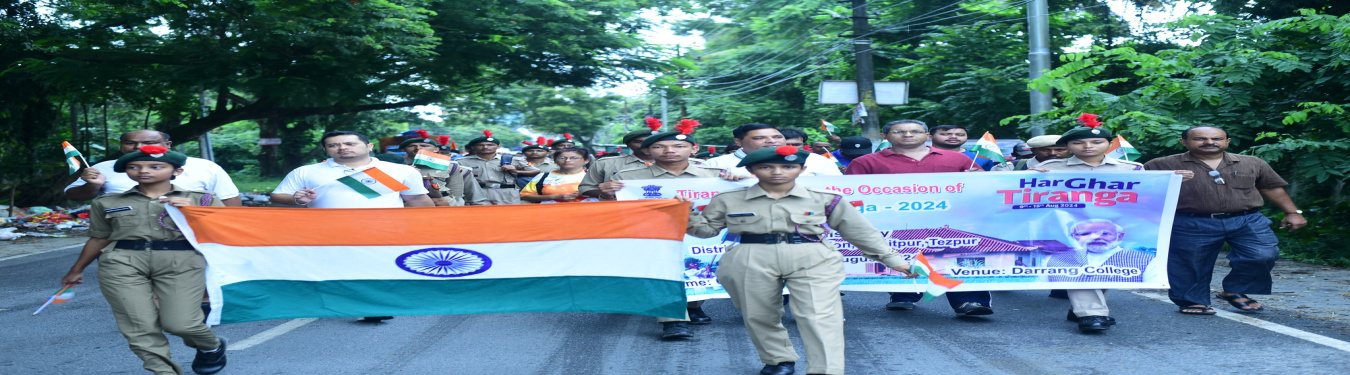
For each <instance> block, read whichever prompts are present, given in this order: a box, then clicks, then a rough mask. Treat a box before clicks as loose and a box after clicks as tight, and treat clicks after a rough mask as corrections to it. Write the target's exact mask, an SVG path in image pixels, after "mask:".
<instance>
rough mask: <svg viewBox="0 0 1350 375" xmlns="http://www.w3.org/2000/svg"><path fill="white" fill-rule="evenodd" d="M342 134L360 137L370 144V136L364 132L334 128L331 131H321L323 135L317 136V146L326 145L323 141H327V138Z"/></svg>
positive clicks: (363, 141) (362, 140)
mask: <svg viewBox="0 0 1350 375" xmlns="http://www.w3.org/2000/svg"><path fill="white" fill-rule="evenodd" d="M344 135H354V136H356V138H360V139H361V142H362V143H365V144H370V138H367V137H366V135H365V134H361V133H357V132H349V131H346V130H334V131H331V132H327V133H323V136H322V137H319V147H326V146H325V145H324V143H323V142H324V141H327V140H328V138H333V137H340V136H344Z"/></svg>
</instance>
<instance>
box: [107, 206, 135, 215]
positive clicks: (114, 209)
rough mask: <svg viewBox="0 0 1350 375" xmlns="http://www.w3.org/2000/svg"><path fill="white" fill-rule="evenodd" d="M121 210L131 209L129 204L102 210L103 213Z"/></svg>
mask: <svg viewBox="0 0 1350 375" xmlns="http://www.w3.org/2000/svg"><path fill="white" fill-rule="evenodd" d="M122 211H131V206H126V207H118V208H109V209H106V210H103V213H105V214H110V213H114V212H122Z"/></svg>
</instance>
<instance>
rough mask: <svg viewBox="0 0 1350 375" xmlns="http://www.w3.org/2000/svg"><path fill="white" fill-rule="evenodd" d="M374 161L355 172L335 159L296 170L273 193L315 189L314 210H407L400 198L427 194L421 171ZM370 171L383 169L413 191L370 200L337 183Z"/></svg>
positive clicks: (310, 203) (372, 159)
mask: <svg viewBox="0 0 1350 375" xmlns="http://www.w3.org/2000/svg"><path fill="white" fill-rule="evenodd" d="M370 161H371V162H370V164H366V165H365V166H361V167H357V168H355V169H352V168H347V166H345V165H342V164H338V163H336V162H333V159H328V160H324V161H323V162H322V163H319V164H310V165H306V166H303V167H300V168H296V169H295V170H293V171H291V173H287V174H286V178H285V179H283V180H281V184H280V185H277V188H276V190H273V191H272V194H295V192H297V191H300V190H302V189H311V190H314V192H315V193H317V194H318V196H317V197H315V198H314V200H313V201H310V202H309V207H312V208H399V207H403V198H402V197H400V195H419V194H426V193H427V188H426V186H423V185H422V174H421V173H419V172H417V169H414V168H413V167H410V166H407V165H403V164H394V163H390V162H387V161H382V160H376V159H375V158H370ZM370 168H379V169H380V171H381V172H384V173H385V174H387V175H389V177H393V178H394V179H395V180H398V182H400V183H402V184H404V185H407V186H408V188H409V189H408V190H404V191H401V192H399V193H398V194H385V195H381V196H379V197H376V198H366V197H365V196H364V195H361V193H359V192H357V191H356V190H352V188H350V187H347V185H343V184H342V183H341V182H338V181H337V180H338V179H339V178H343V177H347V176H351V175H354V174H356V173H357V172H361V171H364V170H366V169H370Z"/></svg>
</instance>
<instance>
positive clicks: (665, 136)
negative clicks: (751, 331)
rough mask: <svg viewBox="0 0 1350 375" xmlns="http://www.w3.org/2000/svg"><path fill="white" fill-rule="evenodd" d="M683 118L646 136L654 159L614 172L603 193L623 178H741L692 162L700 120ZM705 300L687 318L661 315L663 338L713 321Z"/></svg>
mask: <svg viewBox="0 0 1350 375" xmlns="http://www.w3.org/2000/svg"><path fill="white" fill-rule="evenodd" d="M685 121H689V122H685ZM681 122H682V125H681V126H677V127H676V129H677V131H673V132H664V133H657V134H653V135H651V136H649V137H647V138H646V139H645V140H643V141H642V144H640V145H638V146H639V148H641V149H643V150H645V152H646V153H647V154H648V155H651V156H652V161H653V163H652V164H651V165H648V166H642V167H635V168H630V169H626V170H622V171H619V172H617V173H614V176H613V180H611V181H609V182H605V183H603V184H600V189H601V191H602V192H603V194H604V195H605V196H610V197H612V196H614V193H616V192H618V191H619V189H622V188H623V186H624V184H623V180H640V179H653V178H703V177H723V178H727V179H728V180H732V181H735V180H739V179H741V178H740V177H739V176H727V175H726V174H724V173H722V170H721V169H718V168H712V167H708V166H701V165H697V164H693V163H691V162H690V161H689V159H690V158H691V157H693V156H694V152H695V151H697V150H698V142H697V141H695V140H694V137H693V136H692V135H690V133H692V132H693V131H694V128H695V127H697V126H698V122H696V121H692V120H684V121H681ZM634 151H637V149H634ZM703 302H704V301H697V302H689V303H688V305H687V306H686V309H687V313H688V314H687V315H686V318H685V319H671V318H658V319H657V322H659V323H661V338H662V339H666V340H671V339H681V338H689V337H693V336H694V331H693V330H691V329H689V324H690V323H693V324H711V323H712V317H710V316H708V314H707V313H705V312H704V311H703Z"/></svg>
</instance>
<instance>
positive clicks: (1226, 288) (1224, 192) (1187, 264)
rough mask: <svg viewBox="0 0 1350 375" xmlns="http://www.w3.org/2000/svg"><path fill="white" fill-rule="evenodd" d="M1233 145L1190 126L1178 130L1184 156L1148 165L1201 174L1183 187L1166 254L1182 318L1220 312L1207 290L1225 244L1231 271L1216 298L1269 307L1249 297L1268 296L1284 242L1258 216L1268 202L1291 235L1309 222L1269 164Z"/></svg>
mask: <svg viewBox="0 0 1350 375" xmlns="http://www.w3.org/2000/svg"><path fill="white" fill-rule="evenodd" d="M1229 141H1230V138H1228V132H1227V131H1224V130H1223V129H1220V128H1218V127H1214V126H1197V127H1193V128H1190V129H1186V130H1185V131H1182V132H1181V144H1182V145H1184V146H1186V152H1184V153H1180V154H1176V155H1171V156H1167V157H1161V158H1157V159H1153V160H1149V161H1148V163H1145V164H1144V168H1147V169H1161V170H1186V171H1191V172H1192V173H1196V174H1197V175H1199V174H1204V175H1203V176H1201V177H1202V178H1197V179H1192V180H1189V181H1183V182H1182V183H1181V193H1180V194H1179V195H1178V196H1177V215H1176V219H1175V220H1174V221H1173V222H1172V247H1171V252H1170V253H1168V255H1167V256H1168V258H1167V279H1168V280H1169V281H1170V282H1171V284H1172V289H1170V290H1169V291H1168V292H1167V293H1168V296H1170V297H1171V299H1172V303H1175V304H1176V305H1177V306H1179V307H1180V308H1181V313H1182V314H1194V315H1214V314H1215V312H1214V309H1213V308H1211V307H1210V306H1209V302H1210V294H1209V293H1210V289H1209V288H1210V286H1209V285H1210V279H1211V278H1213V277H1214V261H1215V260H1216V259H1218V257H1219V251H1221V250H1222V249H1223V247H1224V246H1223V245H1224V244H1225V243H1226V244H1228V247H1229V248H1230V251H1229V252H1228V265H1229V266H1230V267H1232V268H1233V270H1232V271H1230V272H1228V276H1225V277H1224V278H1223V289H1222V290H1221V291H1220V292H1219V294H1218V297H1219V298H1220V299H1223V300H1224V301H1227V302H1228V304H1229V305H1232V306H1233V308H1236V309H1238V311H1240V312H1254V311H1261V310H1262V309H1264V308H1265V307H1264V306H1262V305H1261V303H1260V302H1257V301H1256V300H1255V299H1252V298H1251V297H1248V296H1247V294H1270V289H1271V285H1272V284H1273V280H1272V279H1271V275H1270V271H1271V270H1272V269H1274V268H1275V261H1276V260H1278V259H1279V258H1280V247H1279V244H1280V242H1279V240H1278V239H1277V238H1275V231H1273V230H1271V229H1270V223H1271V221H1270V219H1268V218H1266V217H1265V216H1264V215H1262V214H1261V207H1262V206H1265V204H1266V200H1268V201H1270V203H1273V204H1274V205H1275V207H1277V208H1279V209H1280V210H1281V211H1284V219H1281V220H1280V228H1281V229H1284V228H1289V231H1294V230H1297V229H1299V228H1302V227H1303V226H1305V225H1308V219H1305V218H1304V217H1303V211H1302V210H1299V209H1298V206H1297V205H1294V200H1293V199H1290V198H1289V193H1288V192H1285V191H1284V185H1286V183H1285V182H1284V179H1283V178H1280V175H1279V174H1278V173H1275V170H1274V169H1272V168H1270V164H1267V163H1266V161H1265V160H1261V159H1258V158H1255V157H1251V156H1246V155H1238V154H1234V153H1230V152H1225V151H1224V150H1227V149H1228V142H1229ZM1206 176H1207V177H1206ZM1263 196H1264V197H1265V200H1262V199H1261V197H1263Z"/></svg>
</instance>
